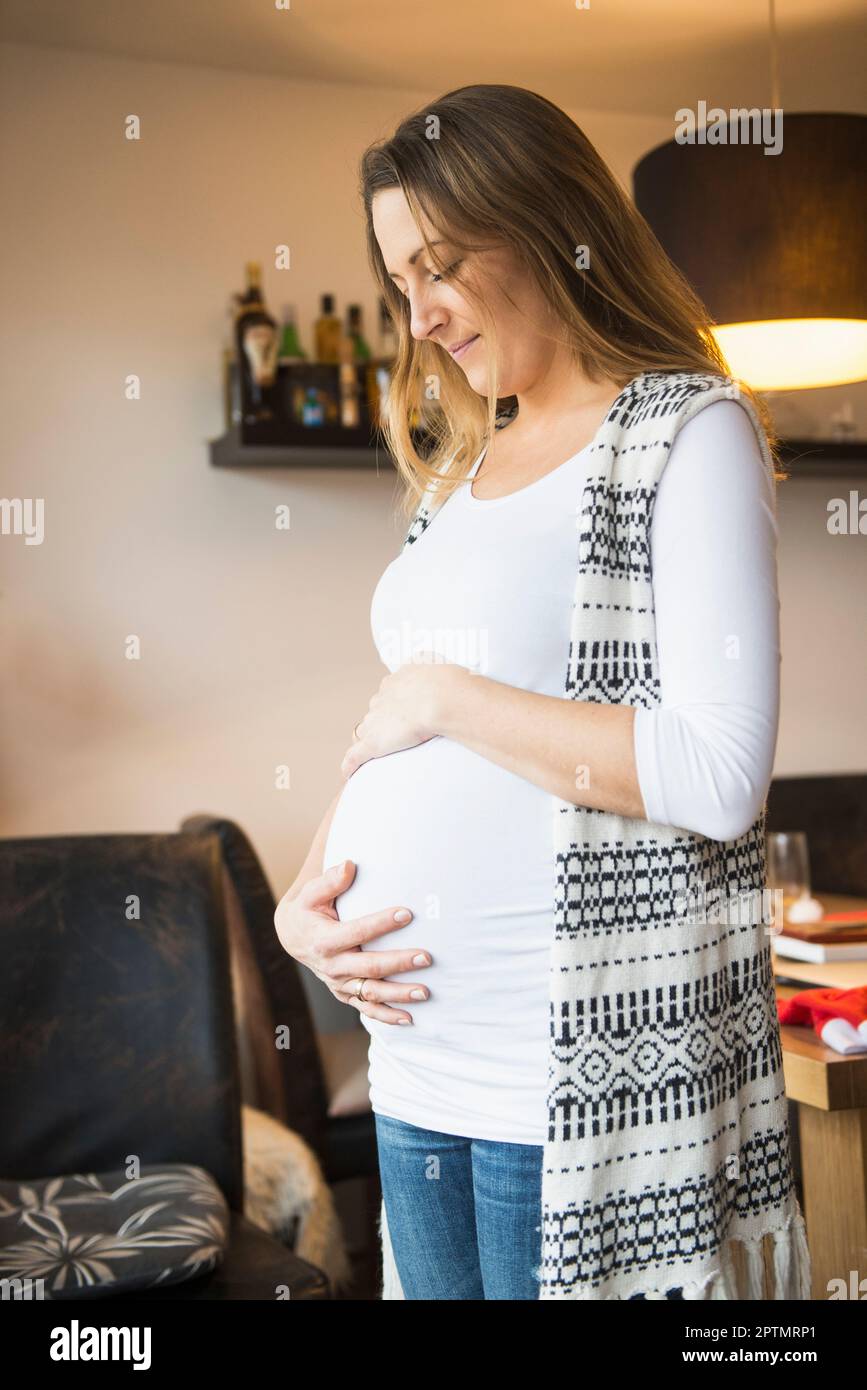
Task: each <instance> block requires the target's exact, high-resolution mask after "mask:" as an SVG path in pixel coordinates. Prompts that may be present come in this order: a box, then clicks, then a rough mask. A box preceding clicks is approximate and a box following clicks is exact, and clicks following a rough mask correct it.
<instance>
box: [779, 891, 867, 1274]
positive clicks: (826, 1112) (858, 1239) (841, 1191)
mask: <svg viewBox="0 0 867 1390" xmlns="http://www.w3.org/2000/svg"><path fill="white" fill-rule="evenodd" d="M815 896H816V897H817V898H818V899H819V900H820V902H821V903H822V904H823V905H824V906H825V908H826V910H828V911H837V910H839V911H845V910H846V909H847V908H852V907H854V906H855V905H856V903H857V902H858V901H861V902H862V903H864V900H863V899H862V900H856V899H852V898H843V897H840V896H838V895H835V894H831V893H819V892H816V894H815ZM864 906H867V903H864ZM774 973H775V975H776V976H783V977H785V978H786V979H787V980H795V981H797V982H798V983H796V984H792V985H790V984H782V983H779V984H778V985H777V995H778V997H779V998H781V999H787V998H790V997H791V996H792V995H793V994H797V993H798V992H799V990H801V989H810V988H813V987H815V986H817V985H831V986H833V987H835V988H837V989H855V988H856V987H858V986H859V985H867V961H842V962H839V963H836V964H822V965H812V964H810V963H808V962H806V961H795V960H789V959H787V958H786V957H785V956H778V955H777V954H776V952H774ZM780 1034H781V1040H782V1045H783V1074H784V1077H785V1083H786V1095H787V1096H788V1098H789V1099H790V1100H793V1101H795V1102H796V1103H797V1106H798V1128H799V1133H800V1141H801V1171H802V1176H803V1185H804V1219H805V1221H806V1223H807V1239H808V1243H809V1246H810V1255H811V1257H812V1266H813V1298H814V1299H822V1300H825V1299H827V1298H828V1281H829V1280H831V1279H844V1280H845V1281H846V1284H847V1286H848V1284H849V1280H850V1277H851V1276H850V1271H852V1270H856V1271H857V1274H858V1279H859V1280H862V1279H867V1053H861V1054H857V1055H852V1056H849V1057H844V1056H843V1055H842V1053H839V1052H835V1051H834V1049H833V1048H831V1047H826V1046H825V1044H824V1043H823V1042H822V1040H821V1038H820V1037H819V1035H818V1033H816V1032H815V1031H814V1030H813V1029H812V1028H795V1027H791V1026H789V1025H784V1026H783V1027H781V1029H780ZM849 1296H850V1297H851V1294H850V1295H849ZM861 1296H862V1297H863V1293H862V1295H861Z"/></svg>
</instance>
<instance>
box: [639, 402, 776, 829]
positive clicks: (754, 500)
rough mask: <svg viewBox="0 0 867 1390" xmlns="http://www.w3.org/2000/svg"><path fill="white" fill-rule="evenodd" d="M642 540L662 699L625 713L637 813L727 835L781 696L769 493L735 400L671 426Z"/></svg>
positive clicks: (753, 795)
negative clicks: (630, 723) (640, 808)
mask: <svg viewBox="0 0 867 1390" xmlns="http://www.w3.org/2000/svg"><path fill="white" fill-rule="evenodd" d="M650 543H651V575H652V584H653V601H654V608H655V616H656V640H657V649H658V653H659V673H660V683H661V687H662V692H661V694H662V699H661V704H660V706H659V707H658V708H656V709H652V710H648V709H643V708H641V707H639V708H637V709H636V713H635V725H634V737H635V757H636V767H637V773H638V783H639V787H640V788H641V794H642V798H643V800H644V806H645V810H646V811H647V816H648V819H649V820H652V821H659V822H661V823H662V824H664V825H674V826H680V827H682V828H683V829H685V830H694V831H697V832H698V833H699V834H702V835H708V836H709V837H710V838H711V839H713V840H733V839H736V838H737V837H738V836H740V835H742V834H744V832H745V831H746V830H748V829H749V827H750V826H751V825H752V823H753V821H754V820H755V819H756V816H757V815H758V813H759V811H760V809H761V806H762V804H763V802H764V799H765V796H766V795H767V790H768V786H769V785H770V781H771V772H772V768H773V762H774V752H775V748H776V740H777V725H778V720H779V702H780V633H779V610H780V605H779V597H778V592H777V521H776V506H775V497H774V490H773V484H772V481H771V479H770V476H769V474H768V472H767V469H766V468H765V465H764V463H763V461H762V457H761V453H760V450H759V445H758V441H757V439H756V434H755V430H754V428H753V425H752V424H751V422H750V420H749V417H748V416H747V414H746V411H745V410H744V409H743V408H742V406H740V405H739V404H738V403H737V401H734V400H731V401H715V402H714V403H713V404H712V405H709V406H707V407H706V408H705V409H704V410H701V411H699V413H698V414H697V415H695V416H693V418H692V419H691V420H689V421H688V422H687V423H686V424H685V425H684V426H683V427H682V428H681V430H680V432H679V433H678V435H677V436H676V438H675V441H674V444H673V446H672V449H671V456H670V458H669V460H668V463H667V464H666V467H665V469H664V471H663V474H662V478H661V479H660V483H659V487H658V489H657V497H656V507H655V511H654V516H653V520H652V523H651V537H650Z"/></svg>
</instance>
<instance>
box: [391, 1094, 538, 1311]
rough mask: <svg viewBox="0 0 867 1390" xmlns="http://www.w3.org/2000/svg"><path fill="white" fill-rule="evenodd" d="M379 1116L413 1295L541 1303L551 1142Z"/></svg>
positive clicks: (408, 1293) (398, 1254) (396, 1242)
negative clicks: (545, 1158) (546, 1154)
mask: <svg viewBox="0 0 867 1390" xmlns="http://www.w3.org/2000/svg"><path fill="white" fill-rule="evenodd" d="M374 1119H375V1122H376V1142H377V1145H378V1148H379V1173H380V1180H381V1183H382V1195H383V1199H384V1201H385V1214H386V1218H387V1221H388V1233H389V1236H390V1238H391V1248H392V1250H393V1252H394V1260H395V1264H396V1265H397V1272H398V1274H399V1275H400V1282H401V1287H402V1289H403V1292H404V1297H405V1298H407V1299H426V1300H433V1299H464V1298H469V1299H479V1300H481V1299H488V1298H501V1299H538V1297H539V1284H538V1281H537V1279H536V1278H535V1275H534V1271H535V1270H536V1269H537V1267H538V1265H539V1262H540V1259H541V1248H542V1231H541V1220H542V1216H541V1213H542V1146H541V1145H536V1144H507V1143H501V1142H499V1141H496V1140H493V1139H465V1138H464V1137H463V1136H462V1135H459V1134H442V1133H440V1131H439V1130H434V1129H419V1128H418V1127H417V1126H416V1125H408V1124H405V1123H404V1121H403V1120H393V1119H391V1118H390V1117H389V1116H386V1115H376V1114H375V1115H374Z"/></svg>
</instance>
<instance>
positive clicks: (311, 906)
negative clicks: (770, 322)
mask: <svg viewBox="0 0 867 1390" xmlns="http://www.w3.org/2000/svg"><path fill="white" fill-rule="evenodd" d="M354 877H355V865H354V864H353V863H352V860H350V859H347V860H346V861H345V863H344V864H342V865H338V866H337V867H336V868H332V869H329V870H328V871H327V872H326V873H324V874H320V875H319V877H318V878H312V879H309V880H308V882H307V883H305V884H304V886H303V887H302V888H301V889H300V890H299V892H298V893H297V894H296V895H295V896H294V897H292V896H290V894H289V893H285V894H284V895H283V897H282V898H281V899H280V902H279V903H278V904H277V910H276V912H275V913H274V926H275V928H276V931H277V937H278V940H279V942H280V945H281V946H282V947H283V950H284V951H286V953H287V954H288V955H290V956H292V958H293V960H297V961H298V962H299V963H300V964H301V965H306V966H307V968H308V970H312V971H313V974H314V975H315V976H316V977H317V979H320V980H321V981H322V983H323V984H324V985H326V986H327V988H328V989H329V990H330V991H331V993H332V994H333V995H334V997H335V999H339V1000H340V1002H341V1004H350V1005H351V1006H352V1007H353V1008H356V1009H358V1011H359V1013H363V1014H367V1016H368V1018H378V1019H379V1020H380V1021H381V1022H382V1023H412V1015H411V1014H408V1013H406V1012H405V1011H403V1010H400V1009H394V1008H391V1007H389V1005H390V1004H396V1003H402V1002H404V1001H406V1002H410V1001H411V1002H412V1003H423V1002H424V1000H426V999H427V998H428V997H429V994H428V990H427V988H426V987H425V986H424V985H421V984H419V983H418V982H417V981H413V980H406V981H403V982H402V983H400V984H397V983H392V982H390V981H388V980H386V979H385V976H387V975H402V974H403V973H404V972H406V971H408V970H418V969H422V968H423V967H424V966H427V965H430V963H431V958H430V955H429V953H428V952H427V951H425V950H423V949H422V948H421V947H419V946H407V947H406V949H405V950H401V951H395V950H391V951H362V949H361V946H362V943H364V942H367V941H374V940H375V939H376V938H377V937H378V936H383V935H384V934H385V933H386V932H392V931H395V930H396V928H398V927H403V926H406V925H407V924H408V923H409V922H410V921H411V920H412V913H411V912H410V911H409V909H408V908H405V907H399V906H398V907H389V908H384V909H383V910H382V911H381V912H371V913H368V914H367V915H366V916H364V917H355V918H352V919H351V920H349V921H347V922H341V921H340V919H339V917H338V916H337V911H336V909H335V907H334V901H335V899H336V898H338V897H339V896H340V894H341V893H345V892H346V890H347V888H348V887H349V885H350V884H351V882H352V880H353V879H354ZM401 914H405V916H402V915H401ZM398 917H400V920H398ZM359 980H363V981H364V998H363V999H359V998H358V996H357V995H356V994H354V993H350V992H349V991H350V990H355V989H357V988H358V982H359Z"/></svg>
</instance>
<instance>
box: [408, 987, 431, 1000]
mask: <svg viewBox="0 0 867 1390" xmlns="http://www.w3.org/2000/svg"><path fill="white" fill-rule="evenodd" d="M409 997H410V999H426V998H427V995H426V994H425V992H424V990H423V989H412V990H410V993H409Z"/></svg>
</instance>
